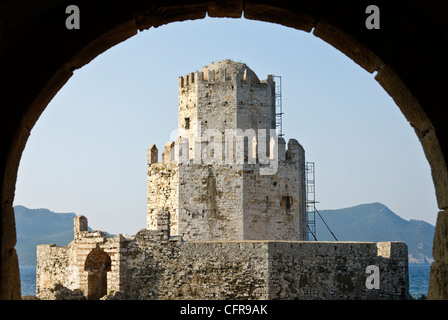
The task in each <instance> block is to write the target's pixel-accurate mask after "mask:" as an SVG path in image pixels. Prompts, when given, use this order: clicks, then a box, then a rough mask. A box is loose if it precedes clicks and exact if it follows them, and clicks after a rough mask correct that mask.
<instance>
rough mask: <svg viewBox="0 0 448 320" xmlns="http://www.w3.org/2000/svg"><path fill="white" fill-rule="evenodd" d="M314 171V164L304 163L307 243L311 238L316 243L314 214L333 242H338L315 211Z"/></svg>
mask: <svg viewBox="0 0 448 320" xmlns="http://www.w3.org/2000/svg"><path fill="white" fill-rule="evenodd" d="M315 173H316V171H315V168H314V162H306V163H305V186H306V218H307V223H306V226H307V228H308V241H310V240H311V237H312V238H313V239H314V241H317V229H316V214H317V215H318V216H319V218H320V219H321V220H322V222H323V223H324V225H325V227H327V229H328V231H329V232H330V234H331V235H332V236H333V238H334V240H336V241H338V239H337V238H336V236H335V235H334V233H333V231H331V229H330V227H329V226H328V224H327V223H326V222H325V220H324V218H323V217H322V215H321V214H320V212H319V211H318V210H317V209H316V203H319V202H318V201H316V188H315V183H316V181H315V180H316V175H315Z"/></svg>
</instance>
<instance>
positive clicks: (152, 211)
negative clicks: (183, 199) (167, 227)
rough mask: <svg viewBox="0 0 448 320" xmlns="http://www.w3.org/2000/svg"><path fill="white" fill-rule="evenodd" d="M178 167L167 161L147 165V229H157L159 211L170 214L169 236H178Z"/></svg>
mask: <svg viewBox="0 0 448 320" xmlns="http://www.w3.org/2000/svg"><path fill="white" fill-rule="evenodd" d="M178 190H179V167H178V166H177V165H175V164H173V163H171V162H169V161H162V162H158V163H152V164H148V175H147V195H148V202H147V226H146V227H147V229H149V230H155V229H156V228H157V216H158V214H159V212H160V211H165V210H166V211H169V212H170V214H171V219H170V222H171V228H172V230H171V234H178V233H179V231H178V207H179V205H178V204H179V202H178V201H179V199H178V198H179V196H178Z"/></svg>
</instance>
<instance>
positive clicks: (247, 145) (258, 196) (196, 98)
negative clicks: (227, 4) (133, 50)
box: [147, 60, 308, 241]
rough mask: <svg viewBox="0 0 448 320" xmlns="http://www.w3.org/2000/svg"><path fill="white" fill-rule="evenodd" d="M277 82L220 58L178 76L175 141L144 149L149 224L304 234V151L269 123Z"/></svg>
mask: <svg viewBox="0 0 448 320" xmlns="http://www.w3.org/2000/svg"><path fill="white" fill-rule="evenodd" d="M275 124H276V122H275V82H274V80H273V77H272V76H270V75H269V76H268V77H267V79H266V80H264V81H260V80H259V78H258V77H257V75H256V74H255V73H254V72H253V71H252V70H251V69H250V68H249V67H248V66H246V65H245V64H243V63H238V62H234V61H231V60H224V61H219V62H216V63H212V64H211V65H209V66H207V67H205V68H203V69H202V70H201V71H197V72H194V73H190V74H188V75H186V76H184V77H180V78H179V115H178V130H177V134H176V139H177V140H176V141H171V142H168V143H167V144H166V145H165V148H164V151H163V154H162V159H161V161H160V162H158V149H157V147H156V146H155V145H152V146H151V147H150V148H149V150H148V204H147V207H148V215H147V228H148V229H150V230H155V229H157V228H158V226H160V225H161V224H160V223H158V221H157V219H159V217H160V215H159V213H160V212H162V211H165V212H169V215H168V217H169V221H168V225H169V229H170V230H169V231H170V235H171V236H174V235H180V236H182V237H183V239H184V240H189V241H194V240H197V241H211V240H222V241H227V240H308V239H307V229H306V223H307V220H306V203H305V202H306V198H305V197H306V190H305V153H304V150H303V148H302V146H301V145H300V144H299V143H298V142H297V140H295V139H291V140H289V142H288V146H287V148H286V142H285V140H284V139H283V138H281V137H278V136H277V134H276V128H275Z"/></svg>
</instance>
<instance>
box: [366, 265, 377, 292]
mask: <svg viewBox="0 0 448 320" xmlns="http://www.w3.org/2000/svg"><path fill="white" fill-rule="evenodd" d="M366 274H368V275H369V276H368V277H367V278H366V288H367V289H379V288H380V268H378V266H376V265H369V266H367V268H366Z"/></svg>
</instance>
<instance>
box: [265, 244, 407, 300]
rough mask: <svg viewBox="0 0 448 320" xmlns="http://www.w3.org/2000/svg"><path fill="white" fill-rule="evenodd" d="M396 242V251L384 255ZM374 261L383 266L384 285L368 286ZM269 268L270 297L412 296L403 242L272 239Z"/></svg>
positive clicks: (342, 297)
mask: <svg viewBox="0 0 448 320" xmlns="http://www.w3.org/2000/svg"><path fill="white" fill-rule="evenodd" d="M391 246H392V248H393V250H392V251H393V253H392V256H388V257H385V256H380V254H382V251H383V248H384V247H391ZM377 254H378V255H377ZM372 265H373V266H377V267H378V270H379V271H378V272H379V276H380V277H379V288H378V289H369V288H367V287H366V280H367V277H368V276H369V274H370V273H366V270H367V267H368V266H372ZM269 274H270V279H269V281H270V282H269V285H270V290H269V298H270V299H326V300H328V299H387V300H391V299H407V298H408V270H407V246H406V244H405V243H403V242H392V243H391V242H382V243H378V247H377V245H376V244H375V243H368V242H365V243H363V242H270V243H269Z"/></svg>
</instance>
